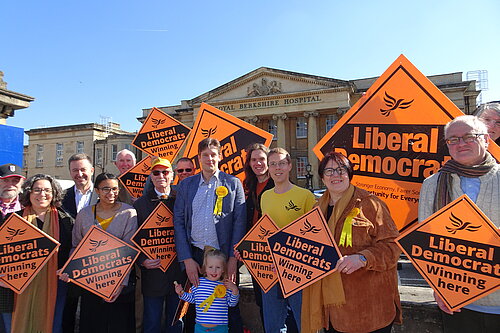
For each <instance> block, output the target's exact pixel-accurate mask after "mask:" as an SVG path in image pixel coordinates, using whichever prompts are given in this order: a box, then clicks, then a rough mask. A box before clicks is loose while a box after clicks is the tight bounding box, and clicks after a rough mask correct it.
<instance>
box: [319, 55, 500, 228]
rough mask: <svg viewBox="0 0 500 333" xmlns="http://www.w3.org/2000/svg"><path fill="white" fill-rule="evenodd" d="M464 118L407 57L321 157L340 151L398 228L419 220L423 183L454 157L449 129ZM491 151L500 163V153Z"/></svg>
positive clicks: (345, 120)
mask: <svg viewBox="0 0 500 333" xmlns="http://www.w3.org/2000/svg"><path fill="white" fill-rule="evenodd" d="M460 115H463V113H462V111H460V109H458V108H457V106H456V105H455V104H453V102H452V101H450V100H449V99H448V97H446V96H445V95H444V94H443V93H442V92H441V91H440V90H439V89H438V88H437V87H436V86H435V85H434V84H433V83H432V82H431V81H430V80H429V79H428V78H427V77H426V76H425V75H423V74H422V73H421V72H420V71H419V70H418V69H417V68H416V67H415V66H414V65H413V64H412V63H411V62H410V61H409V60H408V59H407V58H406V57H405V56H403V55H400V56H399V57H398V58H397V59H396V61H394V63H392V65H391V66H389V68H388V69H387V70H386V71H385V72H384V73H383V74H382V75H381V76H380V77H379V78H378V79H377V80H376V81H375V82H374V83H373V85H372V86H371V87H370V88H369V89H368V91H367V92H366V94H365V95H363V97H361V99H360V100H359V101H358V102H357V103H356V104H354V106H353V107H352V108H351V109H350V110H349V111H348V112H347V113H346V114H345V115H344V116H343V117H342V118H341V119H340V120H339V122H338V123H336V124H335V126H334V127H333V128H332V129H331V130H330V131H329V132H328V133H327V134H326V135H325V136H324V137H323V138H322V139H321V140H320V141H319V142H318V144H317V145H316V146H315V147H314V152H315V154H316V155H317V156H318V158H320V159H321V158H323V156H324V155H325V154H327V153H328V152H330V151H332V150H333V149H335V150H336V151H338V152H341V153H343V154H344V155H345V156H347V157H348V158H349V161H350V162H351V164H352V166H353V169H354V178H353V179H352V183H353V184H354V185H356V186H358V187H360V188H363V189H365V190H367V191H369V192H371V193H373V194H375V195H377V196H378V197H379V198H381V199H382V200H384V201H385V203H386V204H387V205H388V206H389V209H390V211H391V214H392V217H393V218H394V221H395V223H396V225H397V226H398V228H399V229H400V230H401V229H403V228H404V227H405V226H407V225H409V224H411V223H413V222H415V221H417V217H418V212H417V209H418V198H419V194H420V187H421V184H422V181H423V180H424V179H425V178H427V177H429V176H430V175H431V174H433V173H435V172H437V170H439V168H440V167H441V166H442V165H443V164H444V163H445V162H446V161H447V160H448V159H449V158H450V157H449V156H448V149H447V147H446V144H445V142H444V137H443V129H444V125H445V124H446V123H447V122H449V121H450V120H452V119H453V118H455V117H457V116H460ZM489 151H490V152H491V153H492V154H493V156H495V158H497V160H499V158H500V148H499V147H498V146H497V145H496V144H490V148H489Z"/></svg>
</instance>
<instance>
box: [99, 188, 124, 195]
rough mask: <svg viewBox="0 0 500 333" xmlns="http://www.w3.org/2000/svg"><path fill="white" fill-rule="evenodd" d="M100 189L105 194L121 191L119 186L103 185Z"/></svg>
mask: <svg viewBox="0 0 500 333" xmlns="http://www.w3.org/2000/svg"><path fill="white" fill-rule="evenodd" d="M99 191H102V193H104V194H108V193H109V192H111V191H113V193H118V192H119V191H120V188H118V187H101V188H100V189H99Z"/></svg>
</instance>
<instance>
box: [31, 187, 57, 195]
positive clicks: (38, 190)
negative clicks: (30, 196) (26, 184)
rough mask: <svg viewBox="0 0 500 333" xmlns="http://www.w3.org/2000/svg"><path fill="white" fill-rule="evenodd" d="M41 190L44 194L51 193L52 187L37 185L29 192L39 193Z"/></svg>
mask: <svg viewBox="0 0 500 333" xmlns="http://www.w3.org/2000/svg"><path fill="white" fill-rule="evenodd" d="M42 192H45V194H52V189H51V188H39V187H36V188H34V189H32V190H31V193H35V194H40V193H42Z"/></svg>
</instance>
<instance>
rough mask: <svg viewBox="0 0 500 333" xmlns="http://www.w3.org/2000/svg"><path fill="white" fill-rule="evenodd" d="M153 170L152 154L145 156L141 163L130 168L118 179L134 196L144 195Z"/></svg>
mask: <svg viewBox="0 0 500 333" xmlns="http://www.w3.org/2000/svg"><path fill="white" fill-rule="evenodd" d="M150 172H151V156H147V157H146V158H143V159H142V160H141V161H140V162H139V163H137V164H136V165H134V166H133V167H132V168H130V169H129V170H128V171H127V172H125V173H124V174H123V175H121V176H119V177H118V179H120V181H121V182H122V184H123V186H124V187H125V189H126V190H127V191H128V193H130V195H131V196H133V197H134V198H139V197H140V196H141V195H142V191H143V189H144V185H145V184H146V180H147V179H148V176H149V173H150Z"/></svg>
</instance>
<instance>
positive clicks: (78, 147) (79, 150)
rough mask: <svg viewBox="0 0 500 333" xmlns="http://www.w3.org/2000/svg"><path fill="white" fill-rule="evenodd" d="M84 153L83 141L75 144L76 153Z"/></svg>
mask: <svg viewBox="0 0 500 333" xmlns="http://www.w3.org/2000/svg"><path fill="white" fill-rule="evenodd" d="M84 152H85V145H84V142H83V141H77V142H76V153H77V154H83V153H84Z"/></svg>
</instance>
